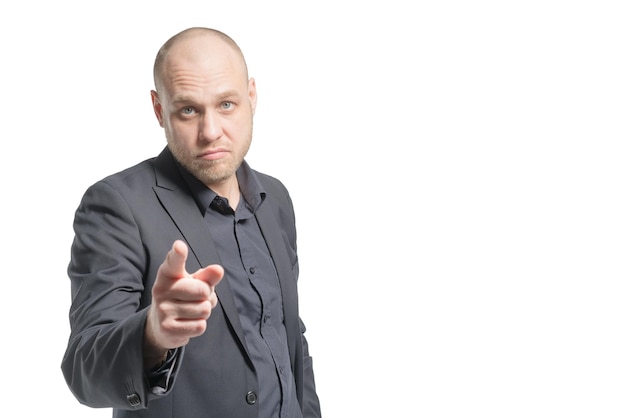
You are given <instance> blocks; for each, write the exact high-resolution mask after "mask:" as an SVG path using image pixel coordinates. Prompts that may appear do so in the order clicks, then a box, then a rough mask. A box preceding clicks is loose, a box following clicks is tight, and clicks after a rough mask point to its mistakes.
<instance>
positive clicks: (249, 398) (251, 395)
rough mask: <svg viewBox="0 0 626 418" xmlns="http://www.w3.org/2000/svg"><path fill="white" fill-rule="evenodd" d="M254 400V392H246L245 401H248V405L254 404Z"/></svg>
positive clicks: (255, 397)
mask: <svg viewBox="0 0 626 418" xmlns="http://www.w3.org/2000/svg"><path fill="white" fill-rule="evenodd" d="M256 400H257V396H256V393H254V392H253V391H250V392H248V393H246V402H247V403H248V405H254V404H255V403H256Z"/></svg>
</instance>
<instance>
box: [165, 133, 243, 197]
mask: <svg viewBox="0 0 626 418" xmlns="http://www.w3.org/2000/svg"><path fill="white" fill-rule="evenodd" d="M251 139H252V133H250V137H249V138H248V140H247V145H246V146H245V148H243V149H241V150H237V151H233V152H232V153H231V154H229V157H228V158H227V159H221V160H217V161H208V160H202V159H198V158H197V157H196V156H195V155H192V154H191V153H190V152H189V151H187V150H185V149H183V147H181V146H180V144H178V143H177V142H176V141H172V140H170V139H169V138H168V140H167V144H168V147H169V149H170V151H171V152H172V154H173V155H174V158H175V159H176V160H177V161H178V162H179V163H180V164H181V165H182V166H183V167H185V168H186V169H187V171H189V172H190V173H191V174H192V175H193V176H194V177H196V178H197V179H198V180H200V181H201V182H202V183H203V184H204V185H206V186H207V187H209V186H211V185H215V184H219V183H222V182H224V181H226V180H228V179H230V178H231V177H232V176H234V175H235V173H236V172H237V169H238V168H239V167H240V166H241V163H242V162H243V159H244V157H245V156H246V154H247V153H248V150H249V149H250V143H251Z"/></svg>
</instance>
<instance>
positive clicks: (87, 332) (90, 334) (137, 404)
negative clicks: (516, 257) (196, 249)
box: [61, 181, 154, 409]
mask: <svg viewBox="0 0 626 418" xmlns="http://www.w3.org/2000/svg"><path fill="white" fill-rule="evenodd" d="M74 233H75V237H74V241H73V243H72V247H71V260H70V263H69V266H68V276H69V278H70V282H71V294H72V304H71V308H70V315H69V319H70V328H71V333H70V337H69V341H68V344H67V348H66V352H65V355H64V357H63V360H62V364H61V369H62V371H63V375H64V377H65V380H66V382H67V384H68V386H69V388H70V390H71V391H72V393H73V394H74V396H75V397H76V398H77V399H78V400H79V402H81V403H83V404H85V405H88V406H91V407H114V408H120V409H140V408H145V407H146V405H147V402H148V398H149V397H151V396H154V395H153V394H152V393H151V390H150V387H149V384H148V381H147V378H146V376H145V373H144V370H143V335H144V324H145V320H146V314H147V309H146V306H147V305H148V303H149V301H148V303H146V300H145V295H144V286H145V285H144V277H143V276H144V270H145V265H146V264H147V261H146V258H147V257H146V254H145V251H144V249H143V246H142V243H141V239H140V235H139V232H138V228H137V225H136V223H135V222H134V219H133V214H132V212H131V210H130V209H129V207H128V205H127V204H126V202H125V200H124V199H123V198H122V196H121V195H120V194H119V193H118V192H116V191H115V190H114V189H113V188H112V187H111V186H110V185H109V184H107V183H106V182H105V181H101V182H98V183H96V184H95V185H93V186H92V187H90V188H89V189H88V190H87V192H86V193H85V195H84V196H83V199H82V201H81V203H80V205H79V207H78V209H77V211H76V213H75V218H74ZM148 293H149V292H148ZM142 297H143V298H144V299H142ZM142 304H143V306H142Z"/></svg>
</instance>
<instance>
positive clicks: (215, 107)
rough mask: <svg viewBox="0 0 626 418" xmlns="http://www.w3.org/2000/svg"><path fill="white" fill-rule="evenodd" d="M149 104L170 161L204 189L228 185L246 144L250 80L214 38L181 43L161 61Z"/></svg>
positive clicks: (249, 123) (251, 99) (253, 88)
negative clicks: (179, 165)
mask: <svg viewBox="0 0 626 418" xmlns="http://www.w3.org/2000/svg"><path fill="white" fill-rule="evenodd" d="M159 84H160V85H158V86H157V89H158V90H159V91H158V93H157V92H154V91H153V92H152V103H153V107H154V111H155V114H156V116H157V119H158V120H159V123H160V124H161V126H162V127H163V128H164V130H165V137H166V138H167V143H168V145H169V148H170V149H171V151H172V153H173V155H174V157H175V158H176V159H177V160H178V161H179V162H180V163H181V164H182V165H183V166H185V168H187V170H189V171H190V172H191V173H192V174H193V175H194V176H196V177H197V178H198V179H199V180H200V181H202V182H203V183H204V184H205V185H207V186H209V187H211V186H219V185H224V184H226V182H228V181H229V180H231V179H232V178H233V176H234V174H235V172H236V170H237V168H239V166H240V165H241V162H242V161H243V159H244V157H245V155H246V153H247V152H248V149H249V148H250V143H251V141H252V118H253V115H254V110H255V107H256V86H255V83H254V79H250V80H248V79H247V72H246V68H245V64H244V62H243V60H242V58H241V57H240V56H239V55H238V54H237V53H236V52H235V51H234V50H233V49H232V47H231V46H229V45H227V44H225V43H224V42H223V41H222V40H220V39H218V38H215V37H200V38H194V39H188V40H185V41H182V42H181V43H180V44H179V45H177V46H175V47H174V48H172V49H171V50H170V52H169V54H168V56H167V58H166V60H165V63H164V67H163V72H162V77H161V83H159Z"/></svg>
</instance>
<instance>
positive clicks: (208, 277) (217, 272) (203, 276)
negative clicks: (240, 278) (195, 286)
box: [191, 264, 224, 287]
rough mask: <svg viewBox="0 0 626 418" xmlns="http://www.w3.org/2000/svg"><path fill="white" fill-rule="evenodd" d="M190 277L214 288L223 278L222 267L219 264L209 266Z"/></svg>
mask: <svg viewBox="0 0 626 418" xmlns="http://www.w3.org/2000/svg"><path fill="white" fill-rule="evenodd" d="M191 277H193V278H195V279H198V280H202V281H203V282H206V283H208V285H209V286H212V287H215V286H217V284H218V283H219V282H220V281H221V280H222V278H223V277H224V267H222V266H220V265H219V264H211V265H210V266H206V267H204V268H201V269H200V270H198V271H196V272H195V273H194V274H192V275H191Z"/></svg>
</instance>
